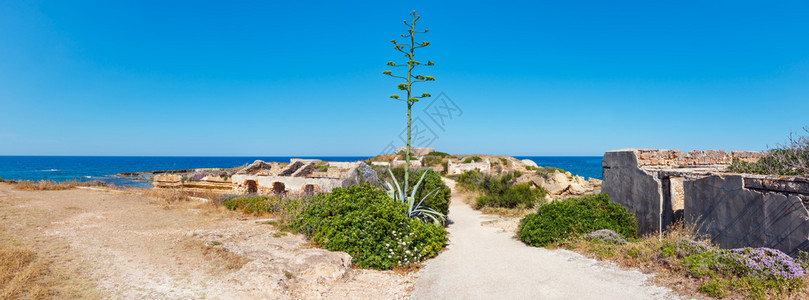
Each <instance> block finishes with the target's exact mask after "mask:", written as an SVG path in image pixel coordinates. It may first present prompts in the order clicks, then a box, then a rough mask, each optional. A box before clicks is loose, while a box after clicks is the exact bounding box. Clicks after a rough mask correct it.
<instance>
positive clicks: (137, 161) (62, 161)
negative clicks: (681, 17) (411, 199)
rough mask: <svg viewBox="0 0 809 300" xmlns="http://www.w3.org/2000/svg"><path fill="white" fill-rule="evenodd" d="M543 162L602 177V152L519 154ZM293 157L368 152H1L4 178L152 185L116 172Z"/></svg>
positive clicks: (338, 158) (235, 164) (346, 158)
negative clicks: (254, 154)
mask: <svg viewBox="0 0 809 300" xmlns="http://www.w3.org/2000/svg"><path fill="white" fill-rule="evenodd" d="M515 157H516V158H518V159H530V160H533V161H534V162H536V163H537V164H538V165H539V166H543V167H555V168H560V169H564V170H567V171H569V172H571V173H572V174H575V175H580V176H583V177H585V178H587V177H593V178H598V179H601V157H600V156H592V157H590V156H587V157H585V156H515ZM291 158H304V159H320V160H324V161H358V160H365V159H368V158H369V157H368V156H303V157H301V156H296V157H289V156H269V157H243V156H216V157H210V156H209V157H203V156H0V178H2V179H6V180H53V181H69V180H76V181H101V182H104V183H106V184H108V185H117V186H125V187H146V188H148V187H151V184H150V182H149V181H148V180H143V179H139V178H132V177H123V176H115V174H119V173H124V172H128V173H134V172H147V171H158V170H182V169H197V168H232V167H238V166H244V165H247V164H250V163H252V162H254V161H256V160H263V161H268V162H289V160H290V159H291Z"/></svg>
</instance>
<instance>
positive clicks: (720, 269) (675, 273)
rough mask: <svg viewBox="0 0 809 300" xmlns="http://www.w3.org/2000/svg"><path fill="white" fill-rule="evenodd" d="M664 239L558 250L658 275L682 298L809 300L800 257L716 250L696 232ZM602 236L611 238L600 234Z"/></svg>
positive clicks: (581, 243)
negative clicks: (570, 251)
mask: <svg viewBox="0 0 809 300" xmlns="http://www.w3.org/2000/svg"><path fill="white" fill-rule="evenodd" d="M670 228H674V229H672V230H669V231H667V232H665V233H663V234H662V235H656V234H654V235H648V236H645V237H643V238H640V239H634V240H630V241H628V242H627V243H611V242H605V241H604V240H603V239H601V238H594V237H592V235H596V233H597V232H605V231H596V232H594V233H593V234H588V235H589V236H591V237H587V236H588V235H584V236H582V237H581V238H573V239H569V240H564V241H562V242H560V243H556V244H554V245H557V246H563V247H565V248H567V249H570V250H574V251H578V252H581V253H584V254H587V255H590V256H594V257H595V258H598V259H610V260H612V261H614V262H616V263H618V264H619V265H621V266H623V267H627V268H640V269H642V270H643V271H644V273H646V272H649V273H658V275H660V276H657V278H658V280H659V281H658V284H665V285H668V286H669V287H670V288H672V289H674V290H676V291H677V292H679V293H681V294H686V295H688V294H693V293H695V292H699V293H702V294H705V295H708V296H711V297H720V298H721V297H730V298H733V299H742V298H751V299H785V298H787V299H805V298H806V295H809V290H807V289H806V280H807V278H806V275H805V274H806V272H805V271H804V270H805V269H804V268H803V265H802V264H803V263H805V262H807V261H805V260H804V259H803V258H802V257H806V258H809V257H807V255H806V254H801V255H799V258H798V259H792V258H790V257H788V256H787V255H786V254H784V253H782V252H780V251H777V250H773V249H767V248H743V249H733V250H721V249H720V250H717V249H716V248H715V247H713V246H712V245H710V243H708V242H707V241H701V240H696V239H695V237H694V235H693V234H692V232H693V230H694V229H693V227H691V226H674V227H670ZM598 235H599V236H612V235H604V234H598Z"/></svg>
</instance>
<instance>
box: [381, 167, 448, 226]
mask: <svg viewBox="0 0 809 300" xmlns="http://www.w3.org/2000/svg"><path fill="white" fill-rule="evenodd" d="M388 173H390V178H391V179H393V184H391V183H390V181H385V184H383V186H384V187H385V190H386V191H387V192H388V196H390V198H391V199H393V201H401V202H403V203H405V204H407V216H408V217H411V218H418V219H420V220H422V221H424V222H429V221H432V222H434V223H438V224H441V225H443V224H444V221H445V220H446V219H447V217H446V216H445V215H444V214H442V213H440V212H438V211H436V210H435V209H432V208H430V207H427V206H423V205H421V204H422V203H424V200H425V199H427V198H428V197H430V196H432V195H433V194H434V193H435V192H437V191H438V188H436V189H435V190H433V191H432V192H430V193H428V194H427V195H424V197H423V198H421V200H419V202H418V203H416V192H417V191H418V190H419V186H421V182H422V181H424V176H425V175H427V172H424V173H423V174H421V178H420V179H419V181H418V183H416V185H415V186H414V187H413V191H411V192H410V195H407V191H405V190H404V188H402V186H401V185H399V181H397V180H396V176H394V175H393V172H392V171H391V170H390V169H388Z"/></svg>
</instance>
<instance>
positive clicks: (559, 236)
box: [517, 194, 637, 247]
mask: <svg viewBox="0 0 809 300" xmlns="http://www.w3.org/2000/svg"><path fill="white" fill-rule="evenodd" d="M635 222H636V221H635V217H634V216H633V215H632V214H631V213H630V212H629V211H627V210H626V208H624V207H623V206H621V205H619V204H617V203H614V202H610V198H609V196H608V195H607V194H598V195H591V196H584V197H581V198H569V199H566V200H562V201H557V202H552V203H548V204H545V205H541V206H540V207H539V208H538V209H537V212H536V213H533V214H528V215H526V216H525V217H524V218H523V219H522V220H520V225H519V228H518V231H517V235H518V236H519V238H520V240H522V241H523V242H525V243H526V244H529V245H531V246H536V247H544V246H547V245H550V244H553V243H557V242H561V241H563V240H566V239H570V238H576V237H579V236H581V235H583V234H587V233H590V232H593V231H596V230H599V229H610V230H612V231H614V232H616V233H617V234H620V235H621V237H624V238H634V237H635V236H636V234H637V225H636V223H635Z"/></svg>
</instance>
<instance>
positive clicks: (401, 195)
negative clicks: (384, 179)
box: [388, 169, 405, 201]
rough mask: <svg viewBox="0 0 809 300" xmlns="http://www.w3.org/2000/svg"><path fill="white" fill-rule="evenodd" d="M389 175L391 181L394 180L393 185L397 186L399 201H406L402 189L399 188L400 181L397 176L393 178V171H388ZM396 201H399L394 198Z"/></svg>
mask: <svg viewBox="0 0 809 300" xmlns="http://www.w3.org/2000/svg"><path fill="white" fill-rule="evenodd" d="M388 173H389V174H390V178H391V179H393V184H394V185H395V186H396V190H397V194H398V196H399V199H398V200H400V201H405V199H404V192H403V191H402V188H401V187H400V186H399V181H398V180H396V176H393V171H391V170H390V169H388ZM394 200H397V199H396V198H394Z"/></svg>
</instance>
